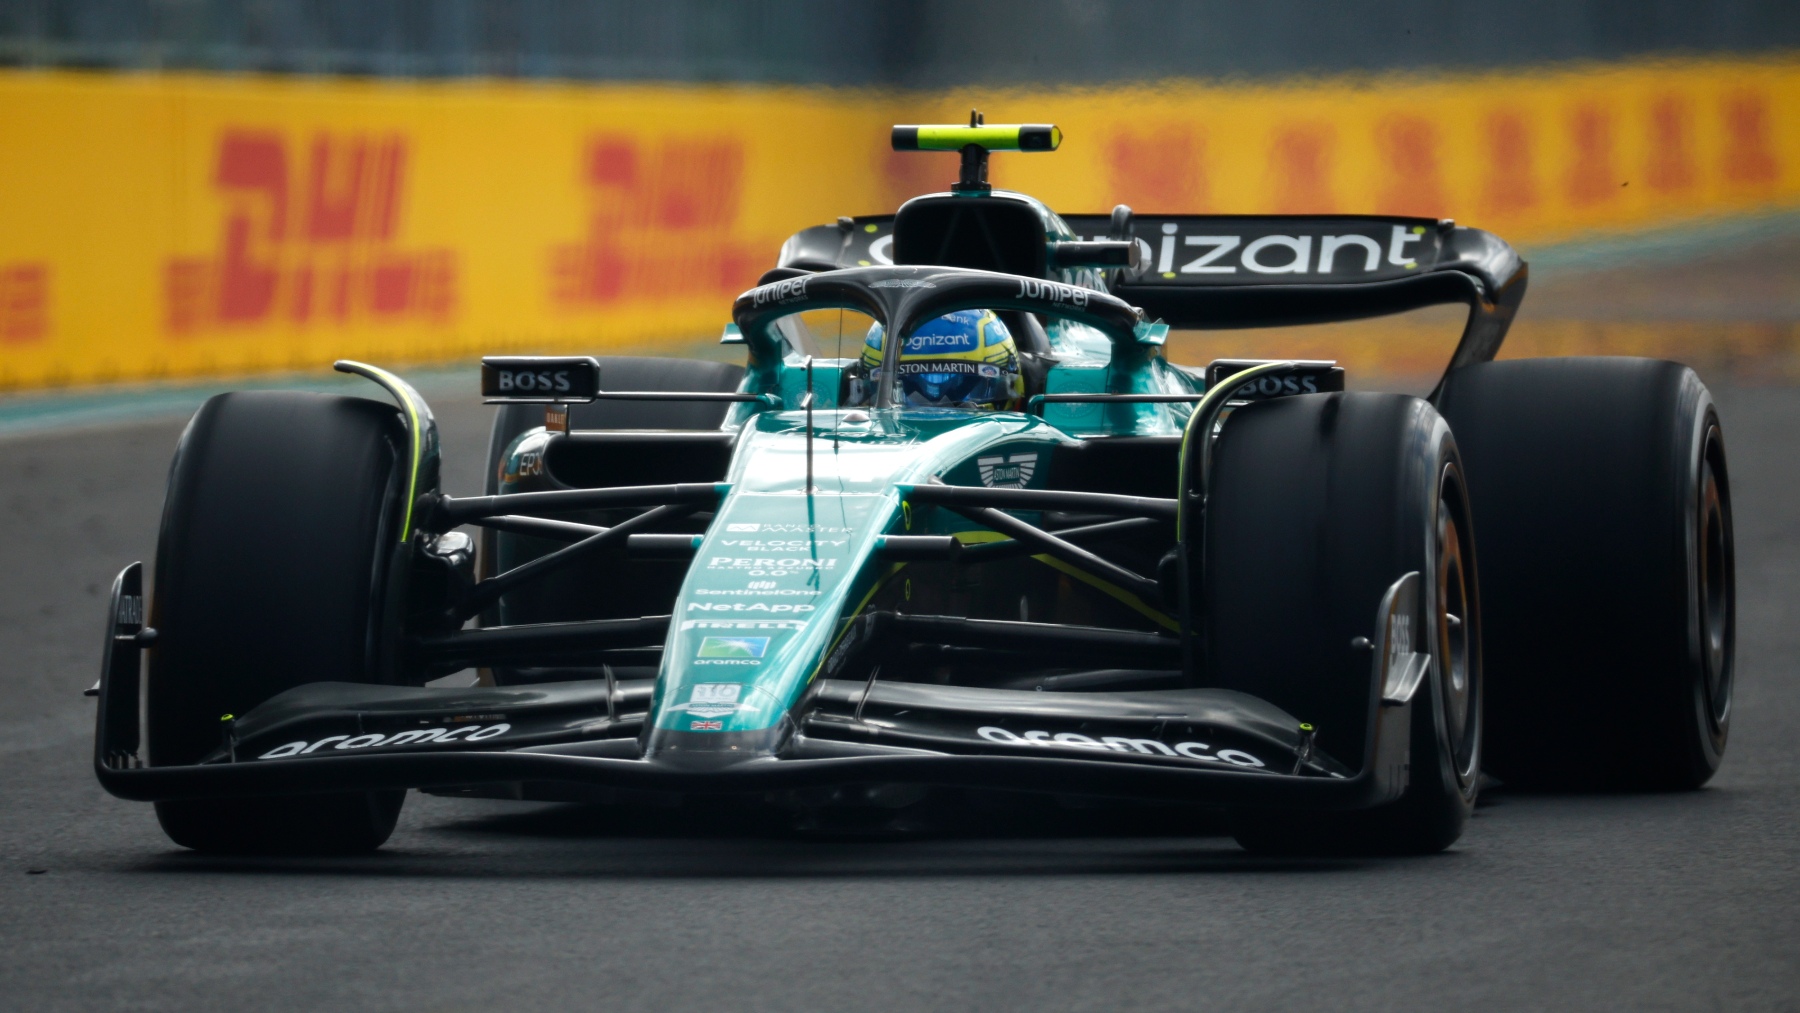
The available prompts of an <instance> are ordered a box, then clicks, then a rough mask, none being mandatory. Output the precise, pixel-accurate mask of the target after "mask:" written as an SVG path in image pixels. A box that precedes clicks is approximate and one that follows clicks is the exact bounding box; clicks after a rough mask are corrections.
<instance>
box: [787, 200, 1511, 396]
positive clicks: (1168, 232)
mask: <svg viewBox="0 0 1800 1013" xmlns="http://www.w3.org/2000/svg"><path fill="white" fill-rule="evenodd" d="M1062 219H1063V221H1064V222H1066V223H1067V224H1068V226H1069V228H1070V230H1071V231H1072V232H1074V233H1075V235H1076V237H1077V238H1079V239H1083V240H1101V239H1121V238H1130V239H1133V240H1135V241H1136V242H1137V244H1138V252H1139V259H1140V265H1141V266H1140V268H1139V270H1138V271H1136V272H1127V271H1115V272H1109V273H1110V274H1111V276H1112V280H1111V282H1110V284H1109V288H1110V290H1111V292H1112V294H1114V295H1116V296H1118V297H1119V298H1121V299H1123V300H1125V301H1126V302H1128V303H1130V304H1132V305H1133V306H1138V307H1141V308H1142V309H1143V310H1144V312H1145V314H1147V315H1148V316H1149V317H1150V318H1151V319H1152V320H1155V319H1158V318H1160V319H1161V320H1162V321H1163V322H1164V323H1167V324H1168V325H1169V326H1170V327H1176V328H1208V329H1219V328H1235V327H1277V326H1284V325H1291V324H1316V323H1330V322H1333V321H1338V320H1359V319H1363V318H1365V317H1376V316H1385V315H1387V314H1390V313H1404V312H1406V311H1407V310H1413V309H1419V308H1420V307H1424V306H1434V305H1440V304H1445V303H1462V304H1464V305H1466V306H1468V307H1469V319H1468V323H1467V324H1465V325H1464V327H1463V333H1462V339H1461V340H1460V341H1459V342H1458V344H1457V346H1456V351H1455V352H1454V353H1453V354H1452V355H1451V357H1450V364H1449V367H1448V369H1447V370H1446V372H1448V371H1450V370H1455V369H1459V368H1461V367H1463V366H1467V365H1471V364H1474V363H1477V362H1487V361H1490V360H1491V359H1493V358H1494V356H1495V354H1496V353H1498V352H1499V350H1500V344H1501V342H1502V341H1504V340H1505V338H1506V331H1507V329H1508V328H1509V327H1510V326H1511V325H1512V320H1513V316H1514V315H1515V314H1516V313H1517V312H1518V309H1519V304H1520V302H1521V301H1522V300H1523V299H1524V298H1525V285H1526V279H1527V276H1528V271H1527V268H1526V264H1525V261H1524V260H1522V259H1520V257H1519V255H1518V253H1517V252H1516V251H1514V250H1513V248H1512V247H1511V246H1508V245H1507V244H1506V242H1505V241H1504V240H1502V239H1501V238H1500V237H1499V236H1496V235H1494V234H1493V233H1491V232H1484V231H1482V230H1481V229H1471V228H1466V227H1463V226H1459V225H1457V224H1455V223H1454V222H1451V221H1449V220H1440V219H1435V218H1399V217H1385V216H1379V215H1133V216H1132V217H1131V218H1130V219H1129V232H1130V235H1129V236H1118V235H1113V234H1111V232H1112V216H1110V215H1064V216H1062ZM893 228H894V216H893V215H869V216H862V217H856V218H840V219H839V220H838V222H837V223H836V224H835V225H820V226H816V227H814V228H810V229H806V230H803V231H801V232H799V233H796V234H795V235H794V236H793V237H792V238H790V239H789V240H788V241H787V243H786V244H785V245H784V246H783V247H782V249H781V259H780V263H781V264H782V265H783V266H787V267H797V268H802V269H805V270H809V271H828V270H833V269H836V268H844V267H869V266H881V265H886V264H890V263H892V262H893V243H894V232H893Z"/></svg>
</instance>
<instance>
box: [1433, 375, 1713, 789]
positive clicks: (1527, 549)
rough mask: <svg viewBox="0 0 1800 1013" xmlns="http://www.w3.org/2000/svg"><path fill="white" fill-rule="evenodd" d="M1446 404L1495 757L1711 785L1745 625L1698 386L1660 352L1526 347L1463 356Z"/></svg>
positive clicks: (1634, 783) (1510, 774)
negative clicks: (1638, 354)
mask: <svg viewBox="0 0 1800 1013" xmlns="http://www.w3.org/2000/svg"><path fill="white" fill-rule="evenodd" d="M1439 403H1440V405H1441V406H1442V409H1443V412H1444V415H1445V416H1446V417H1447V418H1449V419H1450V422H1451V425H1452V426H1453V427H1454V428H1455V430H1456V434H1457V438H1458V441H1459V443H1460V445H1461V447H1462V450H1463V455H1464V459H1465V460H1466V461H1467V463H1468V472H1469V485H1470V489H1471V496H1472V499H1473V502H1474V504H1475V513H1476V516H1477V519H1478V521H1479V525H1478V527H1479V530H1480V532H1481V534H1480V539H1479V544H1480V551H1481V559H1482V574H1481V579H1482V597H1483V604H1484V605H1485V606H1486V608H1487V618H1488V628H1487V629H1488V658H1489V664H1490V666H1491V670H1492V671H1493V673H1494V682H1493V685H1492V687H1490V696H1489V699H1490V702H1491V703H1490V706H1491V708H1492V709H1491V711H1490V729H1491V739H1490V748H1489V753H1488V757H1489V766H1490V769H1492V771H1493V772H1494V773H1495V775H1497V776H1498V777H1499V778H1500V779H1501V780H1502V781H1503V782H1505V783H1507V784H1509V785H1516V786H1521V787H1536V788H1546V789H1561V790H1568V789H1580V790H1591V789H1635V790H1644V789H1649V790H1681V789H1691V788H1697V787H1699V786H1700V785H1702V784H1704V783H1705V782H1706V781H1707V779H1708V778H1710V777H1712V775H1713V772H1714V771H1716V770H1717V769H1718V767H1719V763H1720V761H1721V760H1722V759H1723V757H1724V753H1725V743H1726V738H1727V735H1728V733H1729V731H1730V727H1731V696H1732V680H1733V660H1734V659H1733V655H1734V652H1735V639H1736V589H1735V583H1736V577H1735V562H1734V558H1733V546H1732V527H1731V487H1730V481H1729V476H1728V473H1727V470H1726V465H1725V441H1724V434H1723V430H1722V429H1721V428H1720V425H1719V416H1718V412H1717V411H1716V410H1715V409H1714V407H1713V403H1712V395H1711V394H1710V393H1709V392H1708V391H1707V389H1706V386H1705V385H1704V384H1702V383H1701V382H1700V378H1699V377H1698V376H1696V375H1695V374H1694V371H1693V370H1691V369H1689V368H1687V367H1686V366H1682V365H1680V364H1678V363H1673V362H1663V361H1659V360H1654V359H1632V358H1566V359H1520V360H1514V361H1509V362H1493V363H1486V364H1482V365H1477V366H1470V367H1468V368H1465V369H1460V370H1457V371H1456V372H1455V373H1452V374H1451V375H1450V377H1449V379H1448V380H1447V382H1446V383H1445V385H1444V390H1443V394H1442V395H1441V397H1440V398H1439Z"/></svg>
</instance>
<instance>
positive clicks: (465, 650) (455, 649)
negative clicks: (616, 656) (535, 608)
mask: <svg viewBox="0 0 1800 1013" xmlns="http://www.w3.org/2000/svg"><path fill="white" fill-rule="evenodd" d="M668 631H669V617H668V616H643V617H642V618H638V619H591V620H588V621H585V622H573V623H534V624H530V625H523V626H492V627H488V628H487V629H475V630H457V631H455V632H453V633H440V634H437V635H434V636H429V637H420V638H418V639H417V640H415V641H413V643H412V650H413V654H414V656H415V657H416V658H417V659H418V660H419V661H421V662H423V663H425V664H428V665H431V666H434V667H442V666H445V665H455V666H456V667H458V668H468V667H474V666H481V665H490V664H518V663H520V662H521V661H524V660H530V659H532V658H556V657H562V656H566V655H571V654H585V653H590V652H595V651H608V650H616V649H618V648H622V647H650V646H656V645H659V644H661V643H662V641H663V638H664V637H665V636H666V635H667V634H668Z"/></svg>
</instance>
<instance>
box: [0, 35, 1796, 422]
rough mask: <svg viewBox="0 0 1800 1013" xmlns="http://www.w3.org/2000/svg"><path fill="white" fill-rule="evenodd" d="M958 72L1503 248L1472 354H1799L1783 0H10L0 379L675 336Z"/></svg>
mask: <svg viewBox="0 0 1800 1013" xmlns="http://www.w3.org/2000/svg"><path fill="white" fill-rule="evenodd" d="M977 105H978V106H980V107H981V108H982V109H983V110H984V112H986V113H987V115H988V118H989V120H990V121H994V122H1002V121H1008V122H1016V121H1026V122H1055V123H1057V124H1059V125H1060V126H1062V128H1063V129H1064V131H1065V133H1066V136H1067V140H1066V141H1065V143H1064V146H1063V148H1062V150H1061V151H1059V152H1057V153H1055V154H1051V155H1010V156H1009V155H999V156H996V158H995V160H994V178H995V182H996V183H997V184H998V185H1000V186H1006V187H1012V188H1016V189H1020V190H1024V191H1026V192H1028V193H1032V194H1034V195H1036V196H1039V197H1041V198H1043V199H1044V200H1046V201H1047V202H1048V203H1049V204H1050V205H1051V206H1052V207H1054V208H1057V209H1058V210H1061V211H1065V212H1105V211H1106V210H1108V209H1110V208H1111V207H1112V206H1113V205H1114V204H1115V203H1119V202H1124V203H1129V204H1131V205H1132V206H1134V207H1135V208H1137V209H1138V210H1139V211H1143V212H1343V213H1352V212H1367V213H1403V214H1418V215H1434V216H1439V217H1452V218H1455V219H1457V220H1458V221H1459V222H1462V223H1464V224H1470V225H1476V226H1479V227H1483V228H1487V229H1490V230H1492V231H1494V232H1497V233H1499V234H1500V235H1502V236H1503V237H1505V238H1507V239H1508V240H1510V241H1512V242H1513V243H1514V244H1515V245H1516V246H1518V247H1519V248H1520V249H1521V250H1522V251H1523V252H1524V254H1525V255H1526V257H1527V258H1528V259H1529V260H1530V261H1531V262H1532V265H1533V280H1532V292H1531V294H1530V295H1529V296H1528V297H1527V299H1526V303H1525V310H1524V312H1523V313H1522V315H1521V317H1520V320H1519V323H1518V325H1517V327H1516V328H1515V330H1514V336H1513V337H1512V338H1510V339H1509V342H1508V347H1507V350H1506V351H1505V352H1503V355H1526V354H1578V353H1600V352H1604V353H1612V354H1647V355H1656V356H1661V357H1668V358H1676V359H1681V360H1684V361H1688V362H1690V363H1693V364H1695V365H1696V366H1700V367H1701V368H1702V370H1703V372H1705V373H1708V374H1711V375H1720V374H1726V375H1728V376H1729V377H1730V378H1731V379H1733V380H1734V381H1735V382H1740V383H1754V382H1791V381H1794V380H1797V379H1800V323H1797V321H1800V271H1797V270H1796V269H1795V268H1794V266H1793V265H1794V263H1795V259H1796V255H1800V4H1796V3H1794V2H1793V0H1711V2H1704V3H1694V2H1676V0H1631V2H1623V0H1517V2H1496V3H1488V4H1468V3H1462V2H1454V0H1404V2H1400V0H1338V2H1303V0H1262V2H1255V3H1251V2H1235V0H1226V2H1214V3H1183V4H1176V3H1159V2H1150V0H1136V2H1129V3H1127V2H1119V0H1037V2H1026V0H987V2H970V0H962V2H955V3H953V2H950V0H885V2H858V3H851V2H836V3H833V2H826V0H735V2H727V0H658V2H656V3H642V2H630V3H627V2H622V0H436V2H428V0H0V391H10V392H13V393H15V394H18V393H31V392H47V391H53V392H59V393H63V394H66V393H69V392H70V391H71V389H76V390H77V391H78V390H79V389H83V388H90V387H93V386H95V385H118V384H142V383H145V382H152V381H157V382H165V383H166V382H168V381H182V382H189V383H193V382H201V381H206V382H216V381H219V380H222V379H226V378H230V379H234V380H235V379H239V378H244V377H251V378H254V377H257V376H267V375H274V374H287V373H292V372H294V371H318V370H322V369H324V368H326V367H327V366H328V364H329V363H330V361H331V360H333V359H334V358H338V357H342V356H348V357H355V358H361V359H367V360H371V361H376V362H382V363H385V364H390V365H407V364H410V365H414V366H420V365H425V364H444V363H453V362H460V361H464V360H468V359H470V358H473V357H475V356H478V355H480V354H482V353H484V352H502V351H514V352H526V351H542V352H550V351H586V352H609V351H644V350H651V351H656V352H660V353H663V354H689V353H690V352H693V351H696V350H698V351H704V350H706V349H707V348H708V347H709V345H708V344H707V343H708V342H710V341H711V340H712V339H716V336H717V334H718V331H719V328H720V327H721V326H722V325H723V324H724V323H725V322H726V321H727V319H728V308H729V304H730V300H731V298H732V297H733V296H735V295H736V294H737V293H738V292H739V291H741V290H742V289H744V288H745V287H747V286H748V285H749V284H751V283H752V282H753V281H754V280H755V278H756V276H757V275H758V274H759V273H760V272H761V271H762V270H763V269H764V268H766V267H768V266H771V265H772V264H773V262H774V259H775V256H776V252H777V250H778V249H779V247H780V244H781V242H782V240H783V239H784V238H785V237H787V236H788V235H790V234H791V233H793V232H794V231H796V230H798V229H800V228H803V227H806V226H808V225H813V224H817V223H820V222H828V221H831V220H832V219H833V218H835V217H836V216H838V215H841V214H870V213H881V212H888V211H892V210H893V209H894V208H895V207H896V206H897V205H898V203H899V202H900V201H902V200H904V199H905V198H907V197H909V196H912V195H914V194H917V193H920V192H925V191H928V190H934V189H940V188H942V187H944V186H945V185H947V184H948V183H949V181H950V180H951V179H952V178H953V176H954V172H955V169H954V156H935V155H934V156H922V155H917V154H905V155H896V154H895V153H893V152H891V151H889V150H888V147H887V138H888V126H889V125H890V124H892V123H895V122H946V121H948V122H955V121H957V120H959V119H964V118H966V117H967V115H968V110H969V108H970V107H971V106H977ZM1456 331H1457V320H1456V319H1455V315H1454V314H1451V315H1450V316H1445V315H1443V314H1436V315H1433V314H1422V315H1415V316H1413V317H1408V318H1404V319H1400V320H1385V321H1374V322H1364V323H1358V324H1354V325H1347V326H1340V327H1334V328H1330V329H1318V328H1309V329H1300V330H1285V331H1281V332H1273V333H1269V332H1258V333H1252V334H1246V333H1243V332H1220V333H1189V334H1184V335H1181V336H1179V337H1178V339H1177V340H1176V341H1175V342H1174V343H1173V344H1172V346H1171V354H1172V356H1173V357H1176V358H1177V359H1179V360H1183V361H1195V362H1203V361H1205V360H1207V359H1209V358H1211V357H1213V356H1214V355H1228V354H1231V355H1259V354H1269V355H1284V356H1299V355H1304V356H1308V357H1317V358H1337V359H1340V360H1343V361H1344V362H1345V364H1346V365H1347V366H1350V367H1351V368H1352V370H1353V371H1354V372H1357V373H1361V374H1369V375H1382V374H1395V375H1416V374H1422V373H1426V372H1429V371H1430V370H1432V369H1435V368H1441V364H1442V363H1443V362H1444V361H1445V359H1446V358H1447V356H1448V353H1449V350H1450V347H1451V346H1452V344H1453V343H1454V338H1455V335H1456ZM12 400H14V401H17V400H18V398H14V399H12ZM4 414H5V412H4V411H0V415H4ZM3 421H4V419H0V422H3Z"/></svg>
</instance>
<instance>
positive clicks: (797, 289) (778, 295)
mask: <svg viewBox="0 0 1800 1013" xmlns="http://www.w3.org/2000/svg"><path fill="white" fill-rule="evenodd" d="M807 281H808V279H807V278H804V277H801V278H788V279H785V280H783V281H777V282H773V283H771V284H768V285H764V286H763V287H761V288H759V289H757V290H755V291H754V292H751V293H750V304H751V305H752V306H763V305H766V304H768V303H784V302H791V301H793V300H795V299H804V298H806V283H807Z"/></svg>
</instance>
